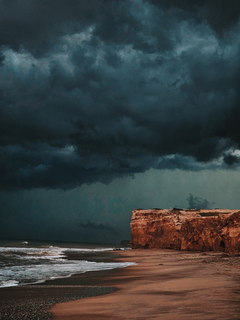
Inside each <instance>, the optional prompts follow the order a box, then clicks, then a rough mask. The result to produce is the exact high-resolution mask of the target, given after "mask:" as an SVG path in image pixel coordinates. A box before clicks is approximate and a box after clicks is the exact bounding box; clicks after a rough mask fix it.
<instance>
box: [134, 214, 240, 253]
mask: <svg viewBox="0 0 240 320" xmlns="http://www.w3.org/2000/svg"><path fill="white" fill-rule="evenodd" d="M202 215H209V216H204V217H203V216H202ZM211 215H216V216H211ZM131 230H132V232H131V243H132V247H133V248H162V249H175V250H193V251H224V252H228V253H234V252H240V211H238V210H219V209H214V210H180V209H173V210H167V209H151V210H134V211H133V215H132V222H131Z"/></svg>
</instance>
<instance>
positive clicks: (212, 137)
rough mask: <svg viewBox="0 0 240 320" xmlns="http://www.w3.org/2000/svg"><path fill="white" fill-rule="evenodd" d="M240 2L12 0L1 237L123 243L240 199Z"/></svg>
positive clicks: (3, 24)
mask: <svg viewBox="0 0 240 320" xmlns="http://www.w3.org/2000/svg"><path fill="white" fill-rule="evenodd" d="M239 15H240V3H239V1H238V0H231V1H226V0H208V1H207V0H123V1H121V0H117V1H116V0H104V1H100V0H81V1H77V0H68V1H65V0H52V1H51V0H33V1H29V0H0V232H1V237H9V238H12V237H15V238H16V237H19V238H26V239H28V238H37V239H52V240H69V241H87V242H119V241H120V240H121V239H125V238H130V229H129V223H130V219H131V211H132V210H133V209H135V208H139V207H142V208H152V207H160V208H163V207H167V208H169V207H174V206H178V207H185V208H187V207H192V206H208V207H209V208H210V207H219V208H220V207H221V208H224V207H225V208H237V207H238V208H239V207H240V197H239V190H240V189H239V188H240V173H239V172H240V171H239V165H240V150H239V149H240V90H239V86H240V22H239Z"/></svg>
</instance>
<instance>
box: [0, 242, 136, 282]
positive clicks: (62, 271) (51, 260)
mask: <svg viewBox="0 0 240 320" xmlns="http://www.w3.org/2000/svg"><path fill="white" fill-rule="evenodd" d="M116 248H119V247H114V246H111V245H101V244H84V243H69V242H66V243H64V242H52V243H51V242H40V241H16V240H12V241H11V240H0V287H10V286H18V285H24V284H33V283H41V282H44V281H46V280H51V279H57V278H65V277H70V276H71V275H73V274H78V273H84V272H87V271H98V270H109V269H115V268H124V267H127V266H129V265H132V264H133V263H127V262H125V263H124V262H94V261H87V260H81V255H83V254H84V255H85V256H86V253H91V252H92V253H94V254H97V253H98V252H99V253H100V252H104V251H113V250H115V249H116ZM69 255H73V256H74V257H78V258H80V260H77V258H76V260H72V259H70V260H69V259H68V256H69Z"/></svg>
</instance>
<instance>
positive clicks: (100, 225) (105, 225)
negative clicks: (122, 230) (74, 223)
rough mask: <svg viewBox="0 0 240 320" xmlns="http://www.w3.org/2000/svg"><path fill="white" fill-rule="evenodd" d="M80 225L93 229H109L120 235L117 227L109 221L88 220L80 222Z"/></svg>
mask: <svg viewBox="0 0 240 320" xmlns="http://www.w3.org/2000/svg"><path fill="white" fill-rule="evenodd" d="M79 227H81V228H85V229H91V230H101V231H107V232H110V233H112V234H115V235H119V233H118V231H117V229H116V228H114V227H113V226H111V225H110V224H109V223H95V222H91V221H90V220H87V222H86V223H79Z"/></svg>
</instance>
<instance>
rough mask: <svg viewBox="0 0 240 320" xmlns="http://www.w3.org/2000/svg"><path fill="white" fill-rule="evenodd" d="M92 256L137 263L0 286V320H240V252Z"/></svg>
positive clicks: (139, 252) (137, 252) (155, 251)
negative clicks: (18, 284) (36, 282)
mask: <svg viewBox="0 0 240 320" xmlns="http://www.w3.org/2000/svg"><path fill="white" fill-rule="evenodd" d="M94 258H95V257H92V259H94ZM97 258H98V259H99V260H101V259H102V260H104V261H106V259H110V260H111V261H115V262H136V263H138V264H137V265H133V266H129V267H127V268H117V269H111V270H103V271H89V272H86V273H82V274H74V275H72V276H71V277H68V278H59V279H54V280H49V281H46V282H45V283H41V284H34V285H28V286H27V285H26V286H18V287H8V288H0V319H3V320H5V319H6V320H7V319H8V320H11V319H14V320H22V319H31V320H35V319H42V320H45V319H46V320H49V319H56V320H61V319H62V320H63V319H64V320H67V319H71V320H74V319H92V320H94V319H161V320H168V319H169V320H172V319H178V320H183V319H184V320H185V319H189V320H192V319H194V320H195V319H199V320H200V319H201V320H213V319H225V320H230V319H231V320H237V319H238V320H239V319H240V316H239V314H240V254H225V253H221V252H189V251H185V252H184V251H174V250H161V249H133V250H125V251H114V252H112V251H111V252H108V253H106V252H104V256H102V257H101V256H98V257H97Z"/></svg>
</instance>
